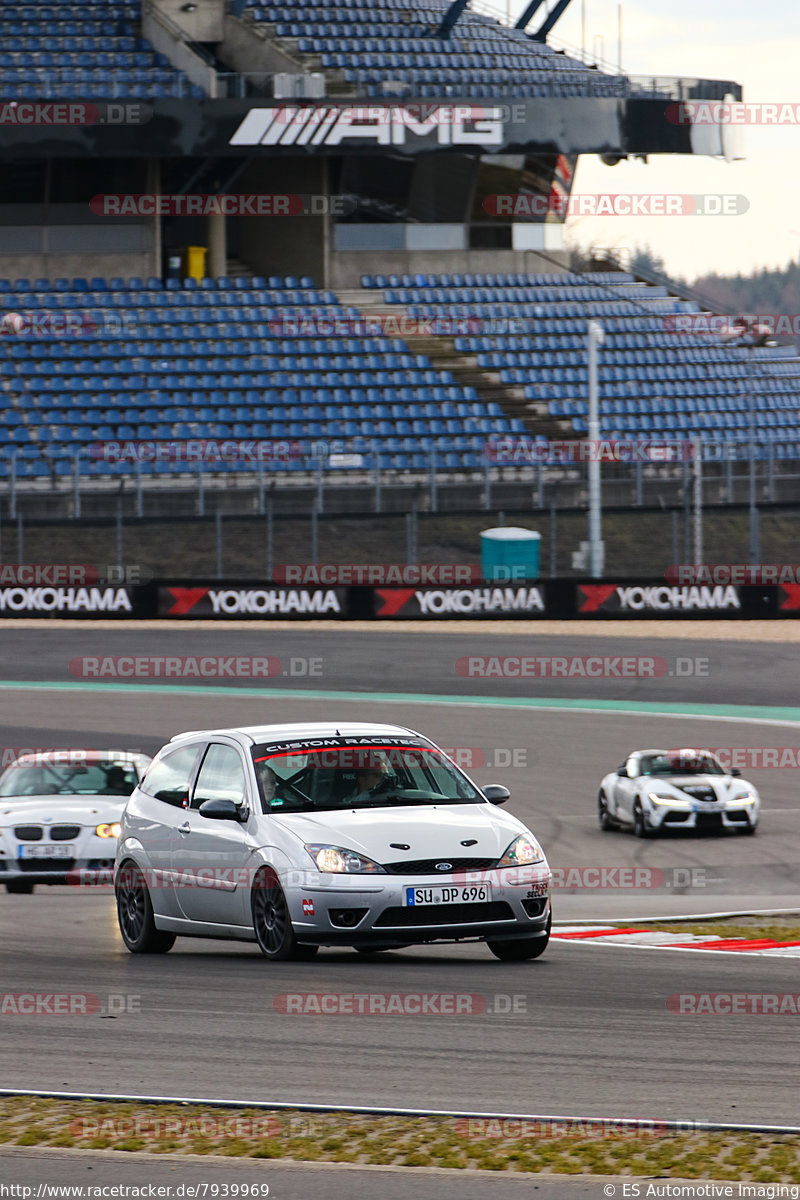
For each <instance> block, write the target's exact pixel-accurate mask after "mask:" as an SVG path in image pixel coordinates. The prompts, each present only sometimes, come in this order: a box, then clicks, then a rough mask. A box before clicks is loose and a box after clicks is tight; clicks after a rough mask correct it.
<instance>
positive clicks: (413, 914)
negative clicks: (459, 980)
mask: <svg viewBox="0 0 800 1200" xmlns="http://www.w3.org/2000/svg"><path fill="white" fill-rule="evenodd" d="M513 919H514V914H513V912H512V911H511V905H509V904H506V902H505V901H504V900H493V901H492V902H491V903H490V904H431V905H427V904H426V905H424V906H423V907H422V908H417V907H416V906H415V905H409V907H408V908H385V909H384V910H383V912H382V913H381V915H380V916H379V917H378V919H377V921H376V922H375V924H374V925H373V929H386V928H387V927H389V926H392V927H394V928H397V927H402V928H408V927H409V926H416V927H419V926H420V925H475V924H482V923H483V922H485V921H510V920H513Z"/></svg>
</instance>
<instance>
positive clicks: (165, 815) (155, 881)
mask: <svg viewBox="0 0 800 1200" xmlns="http://www.w3.org/2000/svg"><path fill="white" fill-rule="evenodd" d="M204 747H205V743H204V742H202V741H199V742H193V743H191V744H188V745H186V744H184V745H181V746H177V747H175V748H174V749H170V748H169V747H167V749H165V750H164V751H163V753H162V754H161V755H160V756H159V757H158V758H157V759H156V760H155V761H154V762H153V764H152V765H151V766H150V767H149V768H148V770H147V772H146V773H145V777H144V779H143V780H142V781H141V783H140V784H139V789H138V792H135V793H134V797H133V800H132V802H129V804H128V806H127V809H126V823H127V830H128V835H129V836H133V837H134V838H136V839H137V840H138V841H140V842H141V844H142V846H143V848H144V851H145V855H146V859H147V863H146V865H147V867H148V868H149V872H148V875H149V877H148V879H147V880H146V882H147V888H148V891H149V892H150V898H151V900H152V903H153V908H154V910H155V911H156V912H157V913H161V914H163V915H164V916H170V917H177V916H180V915H181V914H180V908H179V905H178V899H177V894H176V888H175V884H174V880H173V879H172V876H171V868H172V851H173V842H174V839H175V837H176V836H177V834H176V831H177V829H178V826H179V825H180V824H181V823H182V822H183V821H184V820H185V815H184V814H185V812H186V810H187V809H188V807H189V797H190V796H191V791H192V782H193V780H194V775H195V770H196V768H197V764H198V762H199V759H200V754H201V752H202V750H203V749H204Z"/></svg>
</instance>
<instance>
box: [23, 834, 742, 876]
mask: <svg viewBox="0 0 800 1200" xmlns="http://www.w3.org/2000/svg"><path fill="white" fill-rule="evenodd" d="M757 829H758V825H757V824H756V825H751V824H750V822H749V821H748V822H747V824H746V825H744V826H743V827H742V828H741V829H737V831H736V832H737V833H738V834H739V837H755V832H756V830H757ZM6 886H7V885H6Z"/></svg>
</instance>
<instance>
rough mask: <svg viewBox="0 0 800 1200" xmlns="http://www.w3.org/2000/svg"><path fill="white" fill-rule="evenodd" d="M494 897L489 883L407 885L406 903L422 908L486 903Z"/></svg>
mask: <svg viewBox="0 0 800 1200" xmlns="http://www.w3.org/2000/svg"><path fill="white" fill-rule="evenodd" d="M491 898H492V889H491V886H490V884H488V883H480V884H464V885H462V886H461V887H456V886H455V884H453V885H452V886H450V887H407V888H406V905H407V906H411V907H413V908H422V907H424V906H425V905H427V904H484V903H488V902H489V901H490V900H491Z"/></svg>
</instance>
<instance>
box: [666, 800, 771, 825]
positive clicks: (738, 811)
mask: <svg viewBox="0 0 800 1200" xmlns="http://www.w3.org/2000/svg"><path fill="white" fill-rule="evenodd" d="M758 808H759V806H758V805H757V804H749V805H745V804H735V803H731V804H729V803H727V802H722V803H717V804H708V803H705V804H704V803H698V804H696V805H693V806H692V807H691V808H679V807H677V806H676V807H675V808H672V807H670V806H669V805H660V804H659V805H652V806H651V808H650V810H649V817H650V826H651V828H652V829H664V830H667V829H694V830H697V831H704V830H708V831H722V830H726V829H733V830H736V829H747V828H754V827H755V825H756V823H757V821H758Z"/></svg>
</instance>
